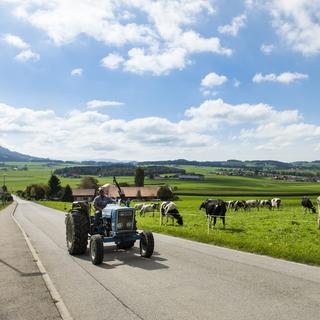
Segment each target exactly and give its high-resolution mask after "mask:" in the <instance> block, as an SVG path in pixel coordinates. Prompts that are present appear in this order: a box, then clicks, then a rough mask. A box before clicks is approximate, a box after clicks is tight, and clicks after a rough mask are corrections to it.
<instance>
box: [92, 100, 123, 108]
mask: <svg viewBox="0 0 320 320" xmlns="http://www.w3.org/2000/svg"><path fill="white" fill-rule="evenodd" d="M123 105H124V103H123V102H118V101H108V100H91V101H88V102H87V108H88V109H100V108H106V107H120V106H123Z"/></svg>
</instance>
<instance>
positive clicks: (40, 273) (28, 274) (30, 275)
mask: <svg viewBox="0 0 320 320" xmlns="http://www.w3.org/2000/svg"><path fill="white" fill-rule="evenodd" d="M0 263H3V264H4V265H5V266H7V267H9V268H10V269H12V270H14V271H15V272H17V273H19V274H20V276H21V277H37V276H42V275H43V273H42V272H22V271H21V270H19V269H17V268H15V267H14V266H12V265H11V264H9V263H7V262H5V261H3V260H2V259H0Z"/></svg>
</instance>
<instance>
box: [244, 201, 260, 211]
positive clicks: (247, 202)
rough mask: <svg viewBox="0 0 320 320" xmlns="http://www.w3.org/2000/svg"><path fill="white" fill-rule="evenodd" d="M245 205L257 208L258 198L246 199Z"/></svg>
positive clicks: (249, 207)
mask: <svg viewBox="0 0 320 320" xmlns="http://www.w3.org/2000/svg"><path fill="white" fill-rule="evenodd" d="M246 205H247V208H248V209H251V208H257V209H258V210H259V206H260V201H259V200H247V201H246Z"/></svg>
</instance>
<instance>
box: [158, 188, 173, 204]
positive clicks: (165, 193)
mask: <svg viewBox="0 0 320 320" xmlns="http://www.w3.org/2000/svg"><path fill="white" fill-rule="evenodd" d="M157 197H158V198H159V199H160V200H162V201H169V200H173V199H174V194H173V192H172V190H171V188H170V187H169V186H168V185H164V186H161V187H160V189H159V190H158V192H157Z"/></svg>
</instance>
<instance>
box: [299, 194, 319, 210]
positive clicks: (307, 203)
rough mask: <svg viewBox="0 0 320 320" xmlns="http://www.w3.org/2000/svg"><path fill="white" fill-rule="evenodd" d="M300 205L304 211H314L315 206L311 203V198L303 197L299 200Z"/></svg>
mask: <svg viewBox="0 0 320 320" xmlns="http://www.w3.org/2000/svg"><path fill="white" fill-rule="evenodd" d="M301 205H302V206H303V207H304V213H306V212H307V211H309V212H310V210H311V211H312V213H316V212H317V211H316V208H315V207H314V205H313V204H312V202H311V200H310V199H309V198H307V197H303V198H302V200H301Z"/></svg>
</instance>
